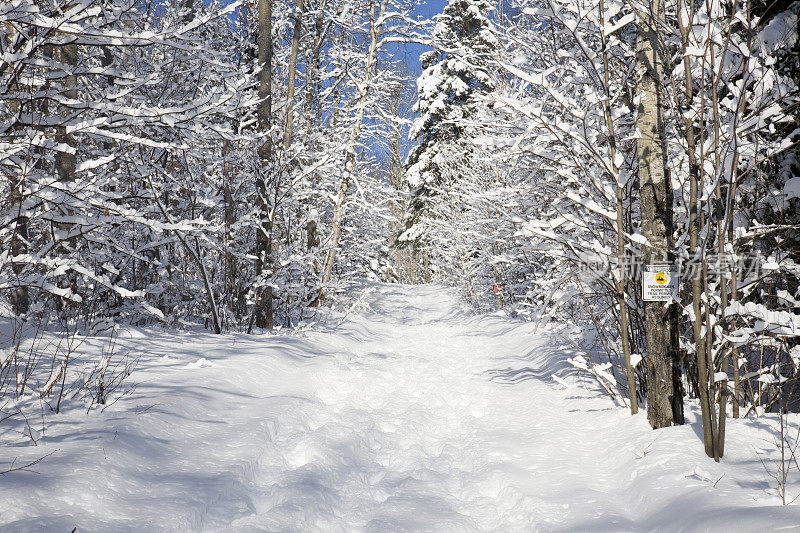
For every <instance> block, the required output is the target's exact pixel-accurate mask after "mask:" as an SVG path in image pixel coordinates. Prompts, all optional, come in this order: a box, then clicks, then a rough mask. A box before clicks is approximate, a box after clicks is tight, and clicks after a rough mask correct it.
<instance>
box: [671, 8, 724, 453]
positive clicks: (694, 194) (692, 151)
mask: <svg viewBox="0 0 800 533" xmlns="http://www.w3.org/2000/svg"><path fill="white" fill-rule="evenodd" d="M680 5H682V4H680ZM685 16H686V17H688V19H687V20H692V19H693V18H694V8H692V10H691V11H690V13H688V14H687V15H685ZM682 20H683V19H682V17H681V16H679V17H678V21H679V24H681V28H680V30H681V35H682V41H683V48H684V49H686V48H687V47H688V45H689V44H688V35H689V31H690V29H689V28H686V27H684V26H683V23H682ZM683 69H684V78H685V80H684V82H685V85H684V92H685V98H686V105H687V106H691V105H692V99H693V91H694V89H693V79H692V67H691V62H690V59H689V57H688V56H686V55H684V58H683ZM684 121H685V122H684V128H685V130H686V133H685V134H686V145H687V149H688V154H687V156H688V158H689V257H690V259H693V260H694V261H693V262H694V268H693V269H692V272H691V275H692V311H693V313H694V319H693V320H692V336H693V338H694V345H695V356H696V358H697V374H698V375H697V388H698V393H699V396H700V411H701V417H702V420H703V443H704V445H705V451H706V454H707V455H708V456H709V457H714V455H715V451H714V450H715V443H714V440H715V438H714V432H713V430H712V425H713V418H712V414H711V399H710V395H709V390H708V383H709V379H708V365H707V364H706V363H707V359H706V357H707V356H706V345H705V340H704V339H703V337H702V320H703V312H702V309H701V307H700V300H701V298H702V292H703V290H702V269H701V268H699V265H698V264H697V261H696V259H698V257H697V255H698V243H699V235H700V219H699V197H698V193H699V181H700V166H699V164H698V162H697V153H696V138H695V125H694V119H693V118H692V117H691V116H685V118H684Z"/></svg>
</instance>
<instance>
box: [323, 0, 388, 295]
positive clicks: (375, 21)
mask: <svg viewBox="0 0 800 533" xmlns="http://www.w3.org/2000/svg"><path fill="white" fill-rule="evenodd" d="M386 4H387V2H386V0H383V2H381V5H380V9H379V13H378V16H377V18H376V16H375V7H374V2H370V3H369V18H370V20H369V48H368V49H367V60H366V62H365V67H364V78H363V80H361V83H360V84H359V87H358V101H357V102H356V109H358V115H357V117H356V120H355V123H354V124H353V128H352V129H351V130H350V136H349V139H348V142H347V148H346V149H347V154H346V156H345V164H344V170H343V173H342V181H341V183H340V184H339V192H338V194H337V196H336V200H335V203H334V205H333V223H332V225H331V237H330V242H329V244H328V246H329V247H328V253H327V255H326V256H325V263H324V266H323V268H322V286H323V288H322V289H321V290H320V300H324V299H325V285H326V284H327V283H329V282H330V280H331V276H332V275H333V265H334V263H335V261H336V251H337V249H338V248H339V240H340V238H341V236H342V219H343V218H344V201H345V199H346V198H347V189H348V187H349V186H350V180H351V178H352V175H353V170H355V165H356V149H357V146H358V139H359V137H360V136H361V127H362V125H363V124H364V113H365V110H366V107H367V96H368V95H369V91H370V88H371V86H372V78H373V76H374V72H375V64H376V62H377V61H376V60H377V52H378V38H379V37H380V32H381V27H382V25H383V15H384V13H385V11H386Z"/></svg>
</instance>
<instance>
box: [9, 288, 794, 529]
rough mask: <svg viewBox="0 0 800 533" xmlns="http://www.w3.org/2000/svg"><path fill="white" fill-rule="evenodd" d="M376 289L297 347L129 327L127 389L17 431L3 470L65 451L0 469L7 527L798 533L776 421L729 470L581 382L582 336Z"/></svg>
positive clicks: (752, 429) (686, 438) (275, 339)
mask: <svg viewBox="0 0 800 533" xmlns="http://www.w3.org/2000/svg"><path fill="white" fill-rule="evenodd" d="M371 288H372V289H374V292H371V293H370V294H369V295H368V296H367V297H366V299H365V302H366V305H365V308H364V309H363V310H362V311H360V312H359V313H357V314H356V313H354V314H350V315H349V316H347V317H345V318H344V319H343V322H342V323H341V324H337V322H336V321H333V322H331V323H330V325H328V326H317V327H315V328H313V329H312V330H310V331H305V332H302V333H295V334H293V335H271V336H247V335H242V334H231V335H222V336H214V335H210V334H206V333H197V332H187V333H172V332H169V333H165V332H163V331H158V330H128V331H126V332H125V334H123V335H122V336H121V337H120V341H119V345H120V346H119V347H118V351H124V350H127V351H128V352H130V353H133V354H138V355H140V356H141V359H140V365H139V368H138V370H137V371H136V372H135V373H134V374H133V375H132V376H131V377H130V378H129V380H131V381H132V382H134V383H136V384H137V386H136V389H135V390H134V391H133V392H132V393H131V394H128V395H126V396H124V397H122V398H121V399H119V401H117V402H116V403H115V404H113V405H112V406H110V407H108V408H107V409H105V410H104V411H100V410H93V411H92V412H91V413H90V414H88V415H86V414H85V413H84V412H83V411H81V410H80V409H72V410H69V411H68V412H66V413H64V414H61V415H47V416H46V425H45V432H44V435H39V437H40V438H39V439H38V446H32V445H31V440H30V439H27V440H25V439H23V438H21V437H20V436H19V434H16V433H14V432H9V431H4V432H3V433H2V434H1V435H0V436H2V439H3V444H4V446H3V448H2V460H3V461H6V462H8V461H10V460H12V459H14V458H16V460H17V461H18V462H19V461H25V460H31V459H33V458H36V457H40V456H42V455H44V454H46V453H50V452H53V454H52V455H50V456H49V457H47V458H46V460H45V461H43V462H42V463H41V464H39V465H37V466H36V467H35V470H37V471H38V472H39V473H38V474H37V473H33V472H24V471H23V472H13V473H9V474H6V475H4V476H0V524H2V527H1V528H0V529H2V530H3V531H71V530H72V528H73V527H77V531H79V532H80V531H145V530H146V531H152V530H171V531H197V530H200V531H205V530H219V531H325V532H328V531H386V532H390V531H536V530H542V531H576V530H595V531H630V530H635V531H642V530H663V531H677V530H687V531H726V530H727V531H731V530H736V531H763V530H777V529H780V528H786V529H789V530H800V507H797V506H789V507H782V506H780V505H779V503H780V501H779V499H778V498H777V497H776V495H775V490H774V487H775V481H774V480H773V479H771V478H770V476H769V474H768V471H769V470H770V469H776V468H777V466H776V464H775V462H774V460H775V458H776V457H777V456H778V450H777V449H776V447H775V445H774V444H773V442H772V433H771V431H770V430H769V427H770V425H774V423H775V419H774V418H773V419H770V418H769V417H762V418H760V419H751V420H737V421H730V422H729V438H728V442H727V456H726V457H725V458H724V460H723V462H722V463H720V464H715V463H713V461H711V460H709V459H708V458H706V457H705V455H704V454H703V451H702V443H701V441H700V438H699V436H698V434H699V432H700V431H701V430H700V427H699V425H698V424H697V423H696V422H695V423H693V424H689V425H686V426H682V427H674V428H669V429H665V430H661V431H655V432H654V431H652V430H651V429H650V428H649V427H648V425H647V421H646V418H645V414H644V413H641V414H639V415H637V416H635V417H630V416H629V414H628V412H627V410H626V409H625V408H624V407H621V406H617V405H615V404H614V403H613V402H612V401H611V400H610V399H609V398H608V397H605V396H603V395H602V394H601V393H599V392H597V391H596V390H595V388H594V387H593V386H592V382H591V380H589V379H588V378H586V377H584V376H581V375H577V374H574V373H570V371H569V369H568V365H567V364H566V363H565V360H566V358H567V357H570V356H573V355H574V351H573V348H571V347H570V344H569V343H568V342H566V340H565V338H564V337H565V336H567V335H574V334H575V333H574V332H570V330H568V329H566V328H564V329H561V330H557V329H554V328H553V327H550V330H549V331H547V332H542V331H537V330H536V328H535V326H534V325H533V324H530V323H522V322H518V321H514V320H510V319H508V318H504V317H502V316H500V315H497V314H495V315H484V316H474V315H470V314H469V313H467V312H465V311H464V310H462V309H461V308H460V307H459V305H458V304H457V303H456V300H455V299H454V298H453V297H452V296H451V295H450V294H449V293H448V292H447V291H446V290H445V289H443V288H441V287H437V286H416V287H410V286H396V285H374V286H372V287H371ZM98 345H99V342H98ZM556 373H557V374H558V375H560V376H562V377H563V378H565V379H566V381H567V382H568V383H571V384H572V386H571V387H569V388H566V387H564V386H563V385H561V384H559V383H556V382H555V381H554V380H553V379H552V377H553V374H556ZM689 416H690V418H692V419H694V418H696V416H694V413H692V412H690V413H689ZM693 417H694V418H693ZM793 424H794V426H795V430H796V426H797V419H796V418H795V419H793ZM34 425H36V424H35V423H34ZM790 481H791V482H792V485H791V486H790V487H789V490H788V493H789V494H790V496H791V497H794V496H795V495H797V494H798V493H800V472H798V471H797V469H795V470H794V471H793V472H791V473H790Z"/></svg>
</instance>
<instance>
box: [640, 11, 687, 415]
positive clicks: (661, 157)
mask: <svg viewBox="0 0 800 533" xmlns="http://www.w3.org/2000/svg"><path fill="white" fill-rule="evenodd" d="M637 16H638V20H637V24H638V36H637V41H636V67H637V74H638V75H639V82H638V86H637V95H638V97H639V109H638V115H637V118H636V128H637V129H638V130H639V131H640V132H641V137H640V138H639V139H638V140H637V151H638V157H639V194H640V201H641V211H642V233H643V234H644V236H645V237H646V238H647V240H648V242H649V246H645V247H644V250H643V254H642V260H643V263H644V264H650V263H652V262H659V261H661V262H666V261H669V260H671V259H673V254H672V252H671V245H672V242H671V241H672V187H671V184H670V183H669V176H668V174H667V165H666V143H665V134H664V108H665V103H664V98H665V91H664V80H663V65H664V52H663V48H662V44H661V43H662V39H661V37H662V30H661V24H663V21H664V1H663V0H655V1H654V2H652V3H650V7H649V10H644V11H639V12H638V13H637ZM644 315H645V317H644V318H645V337H646V341H647V419H648V421H649V422H650V425H651V426H652V427H653V428H654V429H657V428H662V427H666V426H671V425H673V424H682V423H683V394H682V392H681V383H680V374H679V367H678V365H677V361H676V356H677V346H673V343H672V339H673V335H672V334H671V327H672V323H673V322H674V320H673V319H672V313H671V312H670V311H669V307H668V306H666V305H664V303H663V302H645V304H644Z"/></svg>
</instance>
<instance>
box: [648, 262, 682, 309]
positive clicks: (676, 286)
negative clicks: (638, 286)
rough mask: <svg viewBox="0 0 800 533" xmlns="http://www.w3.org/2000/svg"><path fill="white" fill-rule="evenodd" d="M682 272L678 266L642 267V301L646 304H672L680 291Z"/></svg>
mask: <svg viewBox="0 0 800 533" xmlns="http://www.w3.org/2000/svg"><path fill="white" fill-rule="evenodd" d="M680 280H681V276H680V271H679V269H678V266H677V265H671V264H651V265H642V300H644V301H645V302H671V301H673V300H677V299H678V297H679V291H680Z"/></svg>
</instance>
